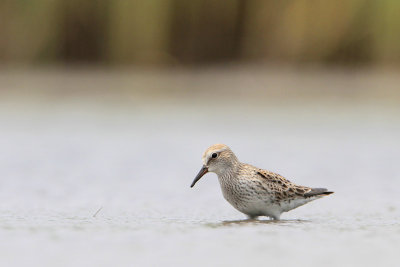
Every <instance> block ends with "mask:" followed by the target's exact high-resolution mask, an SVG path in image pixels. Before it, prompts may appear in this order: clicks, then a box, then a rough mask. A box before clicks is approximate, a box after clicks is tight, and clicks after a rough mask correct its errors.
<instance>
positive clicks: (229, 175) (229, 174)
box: [217, 162, 240, 180]
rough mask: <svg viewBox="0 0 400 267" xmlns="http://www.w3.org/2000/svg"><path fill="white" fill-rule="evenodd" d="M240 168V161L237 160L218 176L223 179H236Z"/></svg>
mask: <svg viewBox="0 0 400 267" xmlns="http://www.w3.org/2000/svg"><path fill="white" fill-rule="evenodd" d="M239 168H240V162H235V163H233V164H232V165H230V166H229V167H227V168H226V169H224V170H221V172H220V173H217V175H218V178H219V179H222V180H232V179H235V177H236V176H237V173H238V169H239Z"/></svg>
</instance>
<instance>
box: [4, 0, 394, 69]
mask: <svg viewBox="0 0 400 267" xmlns="http://www.w3.org/2000/svg"><path fill="white" fill-rule="evenodd" d="M399 14H400V1H396V0H380V1H376V0H336V1H316V0H290V1H276V0H268V1H267V0H232V1H215V0H190V1H188V0H147V1H139V0H136V1H127V0H98V1H82V0H79V1H78V0H35V1H33V0H2V1H0V62H1V63H3V65H7V64H22V65H24V64H27V65H35V64H69V63H79V64H80V63H83V64H100V65H111V66H113V65H124V64H135V65H167V66H174V65H180V64H184V65H201V64H210V63H226V62H228V63H230V62H235V63H236V62H268V63H271V62H273V63H276V62H283V63H289V64H297V63H304V62H307V63H321V64H340V65H341V64H346V65H347V64H357V65H360V64H361V65H384V66H388V65H390V66H393V65H399V63H400V15H399Z"/></svg>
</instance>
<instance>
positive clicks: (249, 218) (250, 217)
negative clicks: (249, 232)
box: [247, 215, 258, 221]
mask: <svg viewBox="0 0 400 267" xmlns="http://www.w3.org/2000/svg"><path fill="white" fill-rule="evenodd" d="M257 218H258V216H255V215H248V216H247V219H248V220H249V221H254V220H257Z"/></svg>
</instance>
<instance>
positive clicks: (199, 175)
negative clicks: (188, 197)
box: [190, 165, 208, 187]
mask: <svg viewBox="0 0 400 267" xmlns="http://www.w3.org/2000/svg"><path fill="white" fill-rule="evenodd" d="M207 172H208V168H207V167H206V166H204V165H203V167H201V169H200V171H199V173H198V174H197V176H196V178H194V180H193V183H192V184H191V185H190V187H193V186H194V185H195V184H196V183H197V181H198V180H200V178H201V177H203V175H204V174H206V173H207Z"/></svg>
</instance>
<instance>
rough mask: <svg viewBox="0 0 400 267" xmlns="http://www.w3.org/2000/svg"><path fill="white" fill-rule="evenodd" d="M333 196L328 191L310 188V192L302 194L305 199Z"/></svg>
mask: <svg viewBox="0 0 400 267" xmlns="http://www.w3.org/2000/svg"><path fill="white" fill-rule="evenodd" d="M330 194H333V192H332V191H328V189H326V188H311V191H310V192H307V193H305V194H304V196H305V197H314V196H327V195H330Z"/></svg>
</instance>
